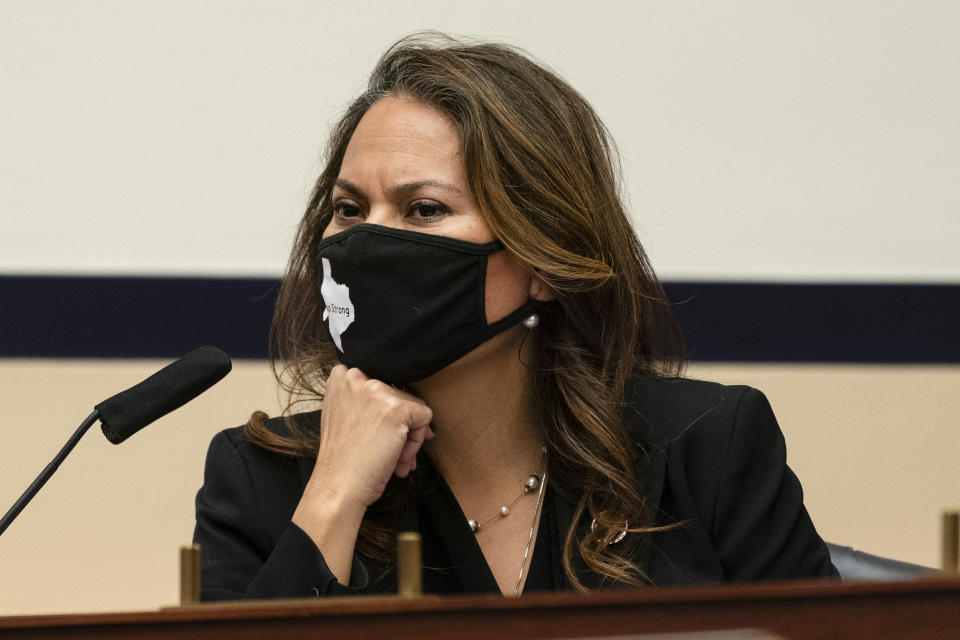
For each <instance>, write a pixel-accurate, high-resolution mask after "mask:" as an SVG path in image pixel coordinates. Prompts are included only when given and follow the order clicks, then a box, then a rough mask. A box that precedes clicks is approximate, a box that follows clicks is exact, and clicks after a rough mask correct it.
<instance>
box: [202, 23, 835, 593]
mask: <svg viewBox="0 0 960 640" xmlns="http://www.w3.org/2000/svg"><path fill="white" fill-rule="evenodd" d="M616 169H617V163H616V158H615V155H614V152H613V150H612V143H611V142H610V141H609V139H608V136H607V132H606V130H605V128H604V126H603V125H602V123H601V122H600V121H599V119H598V118H597V116H596V115H595V114H594V112H593V111H592V109H591V108H590V106H589V105H588V104H587V103H586V102H585V101H584V99H583V98H582V97H581V96H580V95H579V94H577V93H576V92H575V91H574V90H573V89H571V88H570V87H569V86H568V85H567V84H566V83H565V82H564V81H563V80H561V79H560V78H559V77H557V76H556V75H555V74H553V73H552V72H550V71H548V70H547V69H545V68H543V67H542V66H539V65H537V64H536V63H534V62H532V61H531V60H530V59H528V58H527V57H526V56H524V55H523V54H521V53H518V52H517V51H515V50H513V49H511V48H508V47H504V46H500V45H493V44H463V43H460V42H457V41H454V40H450V39H445V38H439V37H427V38H423V37H415V38H408V39H405V40H402V41H400V42H399V43H398V44H396V45H394V46H393V47H392V48H391V49H390V50H389V51H387V53H386V54H385V55H384V56H383V58H382V59H381V60H380V62H379V63H378V65H377V67H376V69H375V70H374V72H373V74H372V76H371V78H370V82H369V87H368V90H367V91H366V92H365V93H364V94H363V95H362V96H360V97H359V98H358V99H357V100H356V101H354V103H353V104H352V105H351V106H350V107H349V109H348V110H347V112H346V113H345V115H344V116H343V117H342V119H341V120H340V122H339V123H338V125H337V126H336V127H335V129H334V131H333V135H332V137H331V140H330V144H329V149H328V156H327V163H326V167H325V168H324V170H323V173H322V174H321V175H320V177H319V179H318V181H317V184H316V187H315V190H314V192H313V196H312V198H311V201H310V203H309V206H308V207H307V212H306V214H305V216H304V219H303V221H302V223H301V226H300V230H299V235H298V237H297V240H296V243H295V246H294V249H293V254H292V257H291V261H290V265H289V269H288V272H287V275H286V277H285V279H284V282H283V286H282V289H281V293H280V299H279V301H278V305H277V311H276V316H275V318H274V336H273V337H274V341H275V346H276V349H277V355H278V356H279V358H280V360H281V361H282V362H283V364H284V374H285V375H283V376H282V378H283V379H284V380H285V382H286V384H287V385H288V387H289V389H290V390H291V391H292V392H293V393H294V394H295V396H296V397H299V398H301V399H302V398H307V399H322V404H323V409H322V411H314V412H307V413H301V414H297V415H293V416H290V417H287V418H285V419H273V420H265V418H266V416H264V415H263V414H260V413H257V414H254V416H253V417H252V418H251V420H250V422H249V423H248V424H247V425H246V426H245V427H244V428H243V429H233V430H227V431H225V432H223V433H221V434H219V435H218V436H217V437H216V438H215V439H214V441H213V443H212V444H211V448H210V452H209V455H208V459H207V469H206V474H205V482H204V486H203V488H202V489H201V491H200V493H199V494H198V497H197V529H196V534H195V538H196V540H197V542H199V543H200V544H201V545H202V546H203V553H204V568H203V597H204V598H205V599H210V600H213V599H232V598H242V597H295V596H306V595H311V594H316V595H326V594H339V593H351V592H361V591H365V592H389V591H391V590H394V589H395V588H396V585H395V572H394V571H393V559H392V558H393V541H394V539H395V535H396V532H397V531H400V530H411V529H412V530H418V531H420V532H421V535H422V537H423V546H424V548H423V557H424V588H425V590H426V591H433V592H463V591H468V592H469V591H494V590H497V589H498V590H499V591H500V592H502V593H503V594H505V595H519V594H520V593H522V592H524V591H531V590H542V589H563V588H581V589H582V588H596V587H601V586H642V585H651V584H652V585H663V584H690V583H697V582H718V581H727V580H755V579H780V578H792V577H807V576H821V575H834V570H833V567H832V565H831V564H830V559H829V555H828V553H827V550H826V548H825V545H824V544H823V542H822V540H821V539H820V538H819V536H818V535H817V533H816V531H815V530H814V528H813V525H812V524H811V522H810V520H809V518H808V516H807V514H806V511H805V510H804V507H803V503H802V494H801V490H800V485H799V483H798V481H797V479H796V477H795V476H794V475H793V474H792V472H791V471H790V470H789V469H788V468H787V467H786V462H785V453H784V445H783V438H782V436H781V434H780V431H779V429H778V427H777V425H776V421H775V420H774V418H773V415H772V413H771V411H770V409H769V406H768V405H767V403H766V400H765V399H764V398H763V396H762V394H760V393H759V392H757V391H755V390H752V389H748V388H743V387H738V388H734V387H723V386H720V385H715V384H710V383H704V382H697V381H691V380H685V379H680V378H676V377H671V376H676V375H677V374H679V372H680V370H681V368H682V359H683V358H682V355H683V354H682V345H681V341H680V338H679V334H678V331H677V329H676V327H675V324H674V320H673V318H672V316H671V313H670V309H669V305H668V303H667V301H666V299H665V297H664V294H663V290H662V288H661V287H660V285H659V283H658V282H657V280H656V278H655V276H654V275H653V272H652V270H651V268H650V267H649V265H648V263H647V259H646V256H645V255H644V252H643V250H642V248H641V246H640V244H639V242H638V240H637V237H636V235H635V234H634V232H633V230H632V229H631V227H630V223H629V221H628V218H627V216H626V214H625V212H624V209H623V205H622V204H621V201H620V198H619V195H618V190H617V179H618V175H617V170H616Z"/></svg>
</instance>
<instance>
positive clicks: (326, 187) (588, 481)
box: [246, 34, 683, 587]
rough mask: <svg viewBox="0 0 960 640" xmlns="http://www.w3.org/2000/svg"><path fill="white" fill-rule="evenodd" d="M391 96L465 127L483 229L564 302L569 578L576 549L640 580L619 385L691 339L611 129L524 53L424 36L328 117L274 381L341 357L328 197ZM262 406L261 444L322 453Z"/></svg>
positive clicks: (551, 436) (650, 370)
mask: <svg viewBox="0 0 960 640" xmlns="http://www.w3.org/2000/svg"><path fill="white" fill-rule="evenodd" d="M386 95H393V96H404V97H409V98H413V99H415V100H418V101H420V102H422V103H424V104H427V105H430V106H432V107H434V108H436V109H438V110H440V111H441V112H443V113H444V114H446V115H447V116H449V117H450V118H451V119H452V120H453V121H454V122H455V123H456V125H457V127H458V129H459V133H460V145H461V149H462V152H463V157H464V161H465V164H466V172H467V176H468V180H469V183H470V187H471V189H472V190H473V193H474V195H475V197H476V199H477V202H478V204H479V207H480V210H481V212H482V213H483V215H484V217H485V219H486V222H487V224H488V225H489V226H490V229H491V230H492V231H493V234H494V235H495V236H496V237H497V238H499V239H500V240H501V241H502V242H503V244H504V245H505V246H506V248H507V249H508V250H509V251H511V252H512V253H513V254H514V255H515V256H516V257H517V258H519V260H520V261H522V262H523V263H525V264H526V265H527V266H528V267H529V268H530V269H531V270H533V271H534V272H535V273H537V274H538V275H539V276H540V278H541V279H543V280H544V281H545V282H546V283H547V284H548V285H549V286H550V287H551V288H552V290H553V291H554V292H555V293H556V296H557V302H556V304H554V305H550V306H548V307H547V308H545V309H544V313H543V321H542V323H541V325H540V328H539V329H538V330H537V331H536V332H534V333H533V335H534V336H535V339H536V341H537V343H536V349H535V351H536V361H535V362H533V363H531V366H532V367H533V368H534V370H535V391H536V394H537V397H538V405H539V407H540V411H541V414H542V415H541V417H542V421H543V424H544V426H545V427H544V428H545V440H546V446H547V457H548V461H549V463H548V464H549V468H550V471H551V479H552V480H553V482H554V486H556V487H557V488H558V489H559V490H560V491H563V492H565V493H566V494H567V495H571V496H575V497H578V499H579V502H578V507H577V510H576V516H575V518H574V525H573V526H571V529H570V531H568V532H566V542H565V545H564V568H565V571H566V574H567V576H568V578H569V579H570V581H571V582H572V583H573V584H574V585H576V586H578V587H580V586H581V583H580V581H579V580H578V578H577V576H576V574H575V572H574V570H573V564H572V559H573V557H574V554H575V552H576V551H579V553H580V555H581V556H582V558H583V560H584V561H585V562H586V564H587V566H588V567H589V568H590V569H591V570H593V571H594V572H596V573H598V574H599V575H601V576H603V577H604V578H606V579H609V580H611V581H613V582H617V583H621V584H627V585H640V584H643V583H644V582H645V581H644V574H643V571H642V568H641V567H639V566H638V565H637V563H636V562H635V561H634V559H633V558H635V557H636V556H635V553H636V550H637V549H636V545H637V544H638V539H639V538H640V536H627V537H626V539H625V540H624V542H623V543H620V544H617V545H609V544H608V543H609V542H610V541H611V539H612V538H613V537H614V536H616V534H617V533H618V532H619V531H620V530H621V529H622V528H623V527H624V523H630V528H631V531H649V530H650V529H651V527H652V522H651V520H652V518H651V515H650V514H649V513H648V512H647V508H646V504H645V500H644V493H643V487H641V486H638V480H637V479H638V477H640V476H639V474H638V472H639V470H638V469H637V468H636V465H637V462H636V460H637V459H638V458H637V456H636V447H635V444H634V443H632V442H631V439H630V437H629V435H628V433H627V430H626V427H625V424H624V418H623V415H622V411H623V397H624V388H625V385H626V384H627V382H628V380H629V379H630V377H631V376H644V375H646V376H663V375H676V374H678V373H680V371H681V370H682V367H683V345H682V340H681V338H680V333H679V330H678V329H677V326H676V323H675V321H674V319H673V315H672V313H671V310H670V307H669V304H668V302H667V300H666V297H665V295H664V293H663V289H662V287H661V286H660V283H659V282H658V280H657V278H656V276H655V275H654V273H653V270H652V269H651V267H650V265H649V262H648V261H647V257H646V255H645V253H644V251H643V248H642V247H641V246H640V242H639V240H638V239H637V236H636V233H635V232H634V230H633V229H632V228H631V226H630V222H629V220H628V218H627V215H626V213H625V211H624V207H623V204H622V202H621V198H620V184H619V176H620V171H619V162H618V159H617V154H616V151H615V149H614V147H613V143H612V141H611V140H610V136H609V133H608V131H607V129H606V128H605V127H604V125H603V123H602V122H601V121H600V119H599V118H598V117H597V115H596V114H595V113H594V111H593V109H592V108H591V107H590V105H589V104H588V103H587V102H586V101H585V100H584V99H583V97H582V96H580V94H578V93H577V92H576V91H574V90H573V89H572V88H571V87H570V86H569V85H568V84H567V83H566V82H564V81H563V80H562V79H561V78H560V77H559V76H558V75H557V74H555V73H553V72H551V71H550V70H548V69H547V68H545V67H544V66H543V65H541V64H538V63H535V62H533V61H532V60H531V59H530V58H529V56H527V55H526V54H524V53H522V52H520V51H518V50H517V49H515V48H512V47H509V46H505V45H501V44H491V43H467V42H464V41H461V40H456V39H453V38H449V37H447V36H442V35H439V34H419V35H415V36H411V37H408V38H404V39H403V40H401V41H399V42H398V43H396V44H395V45H393V46H392V47H391V48H390V49H389V50H388V51H387V52H386V53H385V54H384V55H383V57H382V58H381V59H380V61H379V63H378V64H377V66H376V68H375V69H374V71H373V73H372V75H371V77H370V81H369V85H368V87H367V90H366V91H365V92H364V93H363V95H361V96H360V97H359V98H357V99H356V100H355V101H354V102H353V103H352V104H351V105H350V106H349V107H348V108H347V110H346V112H345V113H344V115H343V116H342V117H341V119H340V120H339V122H338V123H337V124H336V125H335V127H334V128H333V131H332V134H331V137H330V142H329V146H328V149H327V156H326V164H325V167H324V169H323V172H322V173H321V174H320V177H319V178H318V180H317V183H316V186H315V188H314V190H313V194H312V196H311V198H310V202H309V205H308V206H307V210H306V213H305V215H304V217H303V220H302V222H301V224H300V228H299V232H298V234H297V238H296V241H295V244H294V248H293V252H292V255H291V258H290V263H289V265H288V269H287V273H286V276H285V278H284V280H283V284H282V286H281V290H280V295H279V300H278V302H277V307H276V312H275V316H274V323H273V329H272V352H271V353H272V358H273V363H274V370H275V371H276V372H277V373H278V379H279V380H280V381H281V384H284V385H285V387H286V388H287V390H288V391H289V392H291V394H292V395H291V397H301V398H302V397H308V398H309V397H312V398H315V399H320V398H322V397H323V384H324V381H325V380H326V378H327V376H328V375H329V372H330V369H331V368H332V367H333V366H334V365H335V364H336V363H337V357H336V351H335V348H334V347H333V345H332V342H331V340H330V338H329V336H328V334H327V330H326V327H325V325H324V323H323V322H322V321H321V316H320V314H321V311H322V309H323V303H322V300H321V298H320V282H319V274H320V273H321V269H320V265H319V264H318V258H317V250H316V249H317V244H318V243H319V241H320V239H321V235H322V233H323V230H324V228H325V227H326V226H327V223H328V222H329V221H330V218H331V215H332V205H331V193H332V190H333V186H334V181H335V180H336V179H337V176H338V174H339V172H340V165H341V162H342V160H343V156H344V153H345V151H346V147H347V144H348V142H349V141H350V137H351V135H352V134H353V131H354V130H355V128H356V127H357V124H358V123H359V121H360V119H361V118H362V117H363V115H364V114H365V113H366V111H367V109H369V108H370V106H371V105H373V104H374V103H375V102H377V101H378V100H379V99H381V98H382V97H384V96H386ZM278 363H279V364H280V366H281V368H282V370H280V369H278ZM288 408H289V407H288ZM263 417H264V416H263V414H259V413H258V414H255V415H254V417H253V418H252V419H251V421H250V423H249V424H248V425H247V428H246V434H247V437H248V438H249V439H250V440H251V441H253V442H255V443H257V444H259V445H261V446H264V447H266V448H268V449H271V450H274V451H278V452H282V453H287V454H292V455H300V456H314V455H315V454H316V449H317V443H318V440H317V433H316V432H313V431H310V430H308V429H304V428H303V427H299V426H297V423H296V422H294V421H288V429H289V432H288V433H287V434H284V435H281V434H276V433H273V432H271V431H269V430H268V429H267V428H266V427H265V426H264V423H263ZM403 484H404V483H402V482H391V484H390V485H388V488H387V492H386V493H385V495H384V497H383V498H382V499H381V501H382V502H385V503H388V502H396V501H397V500H401V499H402V497H401V496H403V495H406V494H405V492H404V490H403V486H402V485H403ZM408 489H409V487H408ZM585 515H589V517H591V518H594V519H595V520H596V526H595V527H594V528H592V529H591V530H590V531H589V532H588V533H586V534H585V535H584V537H583V539H582V540H578V539H577V535H576V532H575V525H576V523H577V522H579V521H581V519H582V518H584V516H585ZM368 520H370V521H365V522H364V525H363V526H362V527H361V531H360V537H359V540H358V550H359V551H360V552H361V553H363V554H366V555H368V556H369V557H372V558H384V557H386V556H387V554H388V553H389V545H390V536H389V535H388V533H389V532H387V531H385V530H384V529H383V527H381V526H380V525H377V524H375V523H374V522H372V519H368Z"/></svg>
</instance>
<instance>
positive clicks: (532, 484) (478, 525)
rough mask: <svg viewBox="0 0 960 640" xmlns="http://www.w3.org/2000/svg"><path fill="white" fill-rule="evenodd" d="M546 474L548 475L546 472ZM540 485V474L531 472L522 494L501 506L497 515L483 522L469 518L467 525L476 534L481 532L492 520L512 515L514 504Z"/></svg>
mask: <svg viewBox="0 0 960 640" xmlns="http://www.w3.org/2000/svg"><path fill="white" fill-rule="evenodd" d="M544 476H546V474H544ZM540 485H541V482H540V476H539V475H537V474H536V473H531V474H530V477H529V478H527V481H526V482H524V483H523V491H522V492H521V493H520V495H518V496H517V497H516V498H514V499H513V501H512V502H510V503H509V504H505V505H503V506H502V507H500V510H499V512H498V514H497V515H495V516H490V517H489V518H487V519H485V520H483V521H482V522H481V521H479V520H473V519H468V520H467V525H469V526H470V531H473V532H474V533H475V534H476V533H479V532H480V529H482V528H483V526H484V525H486V524H488V523H490V521H491V520H497V519H499V518H506V517H507V516H508V515H510V509H511V508H512V507H513V506H515V505H516V504H517V503H518V502H520V501H521V500H523V499H524V498H525V497H527V495H528V494H530V493H533V492H534V491H536V490H537V489H539V488H540Z"/></svg>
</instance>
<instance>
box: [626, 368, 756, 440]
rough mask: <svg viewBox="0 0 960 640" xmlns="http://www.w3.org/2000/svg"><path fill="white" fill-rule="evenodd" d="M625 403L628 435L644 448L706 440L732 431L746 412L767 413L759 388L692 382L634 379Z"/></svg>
mask: <svg viewBox="0 0 960 640" xmlns="http://www.w3.org/2000/svg"><path fill="white" fill-rule="evenodd" d="M624 404H625V408H624V409H625V410H624V417H625V419H626V421H627V425H628V427H629V428H630V431H631V432H632V435H633V436H634V437H635V438H637V439H638V440H639V441H640V442H643V443H646V444H668V443H675V442H678V441H681V440H690V439H693V438H695V437H696V436H701V437H702V436H706V437H708V438H709V436H710V435H720V434H719V433H718V432H721V431H725V430H727V429H729V428H732V426H733V425H734V423H735V422H736V421H737V419H738V417H740V416H741V415H742V414H744V412H746V413H749V414H754V413H756V412H757V411H759V412H761V413H766V412H769V404H768V403H767V400H766V397H765V396H764V395H763V393H761V392H760V391H758V390H757V389H754V388H752V387H749V386H745V385H724V384H720V383H717V382H709V381H706V380H696V379H692V378H665V377H654V376H635V377H634V378H632V379H631V380H630V382H629V383H628V385H627V388H626V390H625V393H624ZM771 415H772V412H771Z"/></svg>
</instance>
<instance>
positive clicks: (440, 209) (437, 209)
mask: <svg viewBox="0 0 960 640" xmlns="http://www.w3.org/2000/svg"><path fill="white" fill-rule="evenodd" d="M410 210H411V213H412V214H413V215H415V216H417V217H419V218H439V217H440V216H442V215H443V214H445V213H449V212H450V210H449V209H448V208H447V207H445V206H443V205H442V204H440V203H439V202H416V203H414V204H413V206H412V207H410Z"/></svg>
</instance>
